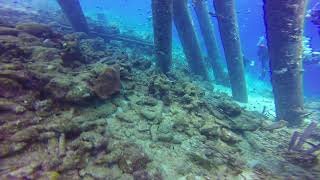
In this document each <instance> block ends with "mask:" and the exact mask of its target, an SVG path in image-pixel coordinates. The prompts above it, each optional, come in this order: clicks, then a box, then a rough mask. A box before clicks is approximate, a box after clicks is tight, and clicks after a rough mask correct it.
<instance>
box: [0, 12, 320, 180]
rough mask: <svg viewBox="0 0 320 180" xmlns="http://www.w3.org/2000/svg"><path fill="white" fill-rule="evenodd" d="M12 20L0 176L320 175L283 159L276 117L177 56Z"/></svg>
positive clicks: (1, 77) (6, 48)
mask: <svg viewBox="0 0 320 180" xmlns="http://www.w3.org/2000/svg"><path fill="white" fill-rule="evenodd" d="M2 11H3V10H2ZM0 13H1V9H0ZM17 14H19V13H17ZM4 18H5V17H4ZM19 18H21V16H18V17H13V18H12V20H11V23H10V24H7V26H6V25H3V24H1V26H0V47H1V48H0V64H1V66H0V179H156V180H160V179H220V178H225V179H237V178H241V177H245V178H248V179H249V178H253V179H254V178H256V177H259V178H260V179H277V178H278V179H281V178H291V177H292V174H293V175H294V176H296V177H298V178H300V179H301V178H310V177H311V178H314V177H320V176H319V172H317V171H316V168H317V167H318V166H317V165H315V166H314V167H312V168H311V169H304V168H301V167H300V166H299V165H296V164H294V163H292V162H291V161H287V160H286V159H285V157H286V156H285V154H286V152H287V146H288V145H289V138H290V136H291V131H292V130H291V129H288V128H286V127H285V124H283V122H281V121H279V122H276V123H272V122H270V120H268V119H267V118H266V117H265V116H263V115H262V114H260V113H257V112H249V111H247V110H245V109H243V108H242V107H240V106H239V105H238V104H236V103H235V102H233V101H232V99H231V98H230V97H228V96H226V95H225V94H221V93H216V92H214V90H213V87H212V86H211V84H208V82H204V81H200V80H198V79H197V78H196V77H193V76H190V75H189V72H188V71H187V70H186V67H185V66H184V65H180V64H179V66H176V69H175V71H174V72H168V73H167V74H166V75H164V74H161V73H159V72H158V71H157V69H156V68H155V66H154V62H153V61H152V58H151V57H149V56H146V55H145V54H143V53H141V51H139V50H137V49H135V48H134V47H131V46H130V47H128V46H127V45H126V44H121V43H117V42H112V41H110V42H105V41H104V40H102V39H100V38H96V37H90V36H87V35H85V34H83V33H69V32H63V31H62V32H60V33H58V32H56V31H55V30H54V29H55V28H53V29H51V28H50V27H47V26H45V25H42V24H41V23H44V22H41V21H40V20H39V19H37V18H34V21H36V22H37V23H35V22H33V23H28V24H26V23H18V22H19V21H18V20H17V19H19ZM267 122H268V123H267ZM314 136H316V135H314ZM270 156H272V158H270ZM253 157H255V158H253ZM270 164H276V165H275V166H271V165H270Z"/></svg>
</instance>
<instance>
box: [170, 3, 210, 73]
mask: <svg viewBox="0 0 320 180" xmlns="http://www.w3.org/2000/svg"><path fill="white" fill-rule="evenodd" d="M173 19H174V23H175V26H176V28H177V31H178V35H179V39H180V42H181V44H182V47H183V51H184V53H185V55H186V58H187V61H188V64H189V67H190V69H191V70H192V72H193V73H194V74H196V75H200V76H202V77H203V78H204V79H208V74H207V70H206V68H205V65H204V62H203V58H202V55H201V50H200V47H199V42H198V39H197V37H196V32H195V30H194V27H193V25H192V20H191V17H190V13H189V10H188V5H187V0H173Z"/></svg>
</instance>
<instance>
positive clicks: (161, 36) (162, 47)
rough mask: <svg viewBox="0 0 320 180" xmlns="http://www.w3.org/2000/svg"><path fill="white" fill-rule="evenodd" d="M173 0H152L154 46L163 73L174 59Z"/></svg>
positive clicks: (168, 68)
mask: <svg viewBox="0 0 320 180" xmlns="http://www.w3.org/2000/svg"><path fill="white" fill-rule="evenodd" d="M172 8H173V0H152V16H153V33H154V46H155V54H156V59H157V64H158V67H159V68H160V70H161V71H162V72H163V73H167V72H168V71H169V70H170V65H171V61H172V19H173V17H172V16H173V15H172Z"/></svg>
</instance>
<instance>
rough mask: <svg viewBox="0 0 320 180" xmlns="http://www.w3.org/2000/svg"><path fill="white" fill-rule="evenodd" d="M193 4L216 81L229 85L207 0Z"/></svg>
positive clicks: (197, 0) (196, 0) (195, 1)
mask: <svg viewBox="0 0 320 180" xmlns="http://www.w3.org/2000/svg"><path fill="white" fill-rule="evenodd" d="M193 6H194V10H195V12H196V14H197V17H198V21H199V25H200V29H201V33H202V36H203V39H204V42H205V45H206V48H207V53H208V56H209V59H210V63H211V66H212V70H213V74H214V77H215V80H216V83H217V84H222V85H229V80H228V77H227V74H226V73H225V72H224V71H223V67H222V64H221V56H220V53H219V49H218V45H217V41H216V37H215V35H214V29H213V24H212V22H211V20H210V16H209V11H208V4H207V2H206V0H194V1H193Z"/></svg>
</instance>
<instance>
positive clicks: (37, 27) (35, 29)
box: [16, 23, 53, 38]
mask: <svg viewBox="0 0 320 180" xmlns="http://www.w3.org/2000/svg"><path fill="white" fill-rule="evenodd" d="M16 28H17V29H18V30H20V31H23V32H26V33H28V34H31V35H34V36H37V37H42V38H50V37H52V36H53V32H52V30H51V29H50V27H49V26H47V25H45V24H39V23H21V24H17V26H16Z"/></svg>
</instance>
